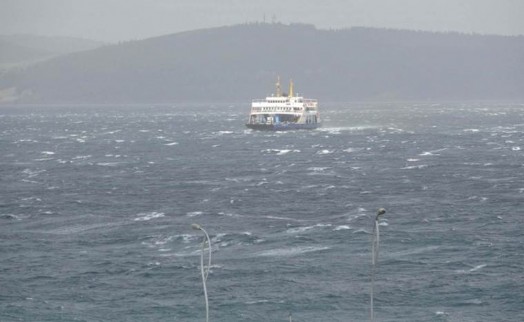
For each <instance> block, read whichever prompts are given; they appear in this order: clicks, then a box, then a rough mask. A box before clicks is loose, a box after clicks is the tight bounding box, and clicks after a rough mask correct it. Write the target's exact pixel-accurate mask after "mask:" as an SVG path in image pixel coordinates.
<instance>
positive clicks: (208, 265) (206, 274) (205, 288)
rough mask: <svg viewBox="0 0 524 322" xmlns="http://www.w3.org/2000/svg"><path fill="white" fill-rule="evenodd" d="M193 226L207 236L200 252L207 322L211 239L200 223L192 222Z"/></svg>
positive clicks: (207, 321) (207, 320)
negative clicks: (205, 261)
mask: <svg viewBox="0 0 524 322" xmlns="http://www.w3.org/2000/svg"><path fill="white" fill-rule="evenodd" d="M191 228H193V229H194V230H200V231H202V232H203V233H204V235H205V237H204V240H203V241H202V252H201V254H200V273H201V274H202V286H203V288H204V298H205V300H206V322H209V301H208V299H207V287H206V281H207V277H208V275H209V268H210V267H211V240H210V239H209V235H208V234H207V231H206V230H205V229H204V228H202V226H200V225H199V224H192V225H191ZM206 242H207V244H208V248H209V249H208V252H209V256H208V263H207V269H205V268H204V252H205V247H206Z"/></svg>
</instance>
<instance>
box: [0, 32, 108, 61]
mask: <svg viewBox="0 0 524 322" xmlns="http://www.w3.org/2000/svg"><path fill="white" fill-rule="evenodd" d="M102 45H104V44H103V43H101V42H98V41H92V40H87V39H79V38H72V37H45V36H34V35H0V49H1V50H0V68H4V69H5V68H7V67H13V66H19V65H27V64H30V63H33V62H36V61H42V60H45V59H48V58H51V57H54V56H59V55H64V54H68V53H73V52H78V51H84V50H90V49H94V48H97V47H100V46H102Z"/></svg>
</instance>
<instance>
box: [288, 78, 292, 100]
mask: <svg viewBox="0 0 524 322" xmlns="http://www.w3.org/2000/svg"><path fill="white" fill-rule="evenodd" d="M288 97H290V98H291V97H293V80H292V79H290V80H289V96H288Z"/></svg>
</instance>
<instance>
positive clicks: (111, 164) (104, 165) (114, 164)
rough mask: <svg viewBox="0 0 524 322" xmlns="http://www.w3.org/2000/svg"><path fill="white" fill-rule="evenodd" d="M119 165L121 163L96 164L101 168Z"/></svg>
mask: <svg viewBox="0 0 524 322" xmlns="http://www.w3.org/2000/svg"><path fill="white" fill-rule="evenodd" d="M119 164H121V162H98V163H97V164H96V165H99V166H102V167H116V166H117V165H119Z"/></svg>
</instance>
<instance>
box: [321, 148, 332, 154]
mask: <svg viewBox="0 0 524 322" xmlns="http://www.w3.org/2000/svg"><path fill="white" fill-rule="evenodd" d="M333 152H334V151H332V150H327V149H324V150H320V151H317V154H331V153H333Z"/></svg>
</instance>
